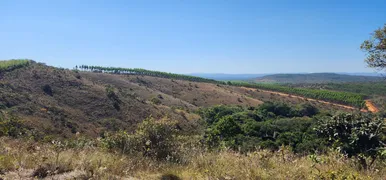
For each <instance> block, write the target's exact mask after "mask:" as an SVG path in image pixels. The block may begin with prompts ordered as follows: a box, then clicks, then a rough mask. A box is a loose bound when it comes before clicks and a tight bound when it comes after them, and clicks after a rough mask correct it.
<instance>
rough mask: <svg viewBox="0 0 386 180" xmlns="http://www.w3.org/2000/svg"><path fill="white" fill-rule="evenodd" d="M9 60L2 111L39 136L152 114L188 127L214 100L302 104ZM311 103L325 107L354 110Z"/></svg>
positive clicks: (234, 89) (217, 87)
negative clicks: (11, 115) (18, 119)
mask: <svg viewBox="0 0 386 180" xmlns="http://www.w3.org/2000/svg"><path fill="white" fill-rule="evenodd" d="M11 62H13V63H19V64H17V65H9V66H8V67H7V68H4V70H2V71H1V72H0V77H1V79H0V90H1V93H0V108H1V112H2V113H3V114H5V113H8V114H13V115H15V116H18V117H20V118H21V119H23V121H24V124H25V125H26V127H27V128H31V129H36V130H37V131H36V133H42V134H57V135H63V136H65V137H68V136H71V135H74V134H76V133H77V132H79V133H81V134H87V135H90V136H97V135H98V134H100V133H102V132H104V131H110V130H117V129H118V128H121V127H123V128H124V129H126V130H131V129H133V128H134V126H135V124H136V123H137V122H140V121H142V120H143V119H145V118H147V117H149V116H150V115H151V116H152V117H155V118H160V117H164V116H168V117H170V118H173V119H176V120H179V121H180V122H181V128H188V129H190V128H191V127H190V126H194V125H193V124H194V123H193V122H194V120H197V119H198V118H199V117H197V115H196V114H194V113H192V112H194V111H195V110H197V109H198V108H200V107H210V106H213V105H218V104H224V105H227V104H228V105H240V106H244V107H248V106H257V105H259V104H261V103H263V102H265V101H280V102H287V103H290V104H298V103H301V102H306V100H304V99H299V98H292V97H290V96H288V97H283V96H278V95H275V94H272V93H268V92H263V91H259V90H250V89H245V88H242V87H238V86H229V85H225V84H217V83H207V82H197V81H189V80H181V78H180V79H179V78H173V77H168V78H165V77H154V76H148V75H137V74H128V75H123V74H109V73H97V72H90V71H79V70H66V69H60V68H55V67H50V66H47V65H44V64H41V63H36V62H34V61H15V60H14V61H4V62H2V64H5V63H8V64H9V63H11ZM21 64H23V65H21ZM4 67H5V66H4ZM189 78H190V76H189ZM310 103H312V104H314V105H315V106H316V107H319V108H321V109H325V110H326V111H335V110H337V109H340V110H343V111H352V110H351V109H345V108H341V107H339V106H337V107H334V106H329V105H326V104H323V103H318V102H310ZM42 136H43V135H42Z"/></svg>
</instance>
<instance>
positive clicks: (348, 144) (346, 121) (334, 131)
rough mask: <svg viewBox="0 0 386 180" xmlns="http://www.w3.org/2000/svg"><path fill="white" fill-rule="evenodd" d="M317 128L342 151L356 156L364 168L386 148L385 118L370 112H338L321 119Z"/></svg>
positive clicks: (350, 155)
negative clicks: (385, 140)
mask: <svg viewBox="0 0 386 180" xmlns="http://www.w3.org/2000/svg"><path fill="white" fill-rule="evenodd" d="M315 130H316V131H317V132H318V133H319V134H320V135H322V136H325V137H327V138H328V139H329V140H330V142H331V143H332V145H333V146H334V147H336V148H337V149H338V150H340V151H341V152H342V153H344V154H347V155H348V156H349V157H356V158H357V159H358V160H359V163H360V164H361V165H362V167H363V168H364V169H367V168H369V167H370V166H371V165H372V164H373V162H374V161H375V160H376V158H377V157H378V156H379V155H380V153H381V152H382V151H384V149H385V142H384V137H385V132H384V131H385V124H384V120H383V119H382V118H378V117H372V116H371V115H368V114H344V113H343V114H338V115H336V116H333V117H332V118H329V119H325V120H323V121H320V124H319V125H318V127H317V128H315ZM368 159H371V162H370V164H369V163H368V162H367V160H368Z"/></svg>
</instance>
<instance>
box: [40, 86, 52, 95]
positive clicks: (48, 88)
mask: <svg viewBox="0 0 386 180" xmlns="http://www.w3.org/2000/svg"><path fill="white" fill-rule="evenodd" d="M42 89H43V91H44V93H46V94H47V95H49V96H52V95H53V93H52V88H51V86H50V85H48V84H46V85H44V86H43V87H42Z"/></svg>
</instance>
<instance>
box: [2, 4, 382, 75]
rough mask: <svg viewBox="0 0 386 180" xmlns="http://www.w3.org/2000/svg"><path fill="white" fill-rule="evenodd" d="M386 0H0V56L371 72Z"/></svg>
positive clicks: (183, 69)
mask: <svg viewBox="0 0 386 180" xmlns="http://www.w3.org/2000/svg"><path fill="white" fill-rule="evenodd" d="M385 23H386V2H385V0H374V1H369V0H368V1H364V0H362V1H356V0H339V1H338V0H320V1H309V0H298V1H296V0H292V1H290V0H281V1H275V0H272V1H268V0H266V1H260V0H248V1H247V0H240V1H236V0H174V1H169V0H153V1H150V0H138V1H129V0H111V1H104V0H103V1H102V0H57V1H52V0H0V26H1V27H0V41H1V42H0V59H3V60H5V59H12V58H29V59H34V60H36V61H39V62H44V63H46V64H48V65H53V66H59V67H65V68H72V67H74V66H75V65H79V64H88V65H101V66H114V67H132V68H145V69H151V70H160V71H167V72H175V73H197V72H198V73H294V72H373V71H374V70H373V69H370V68H367V67H366V64H365V63H364V61H363V59H364V53H363V52H362V51H361V50H360V49H359V46H360V44H361V43H362V42H363V41H364V40H365V39H367V38H369V37H370V33H371V32H373V31H374V30H375V29H377V28H379V27H381V26H383V25H384V24H385Z"/></svg>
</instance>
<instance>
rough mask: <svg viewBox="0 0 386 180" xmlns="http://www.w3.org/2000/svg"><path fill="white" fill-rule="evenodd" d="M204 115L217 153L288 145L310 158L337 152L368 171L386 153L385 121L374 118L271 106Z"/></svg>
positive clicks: (209, 110) (227, 108)
mask: <svg viewBox="0 0 386 180" xmlns="http://www.w3.org/2000/svg"><path fill="white" fill-rule="evenodd" d="M200 115H201V116H202V117H203V119H204V120H205V122H206V123H207V130H206V133H205V136H204V138H205V142H206V144H207V145H209V147H212V148H231V149H234V150H238V151H241V152H248V151H254V150H256V149H260V148H263V149H272V150H279V149H280V147H281V146H283V145H284V146H288V147H290V149H291V150H292V151H293V152H295V153H301V154H309V153H314V152H325V151H326V150H327V149H328V148H331V147H332V148H337V149H338V150H339V151H340V152H341V153H343V154H345V155H348V156H349V157H355V158H356V159H358V160H359V163H360V164H361V165H362V166H363V167H364V168H366V169H367V168H368V166H371V165H372V164H373V162H374V161H375V159H376V158H378V157H381V156H384V155H385V154H384V153H385V152H386V149H385V143H386V132H385V130H386V129H384V128H385V124H384V120H383V118H380V117H374V116H373V115H371V114H345V113H343V114H337V115H330V114H323V113H319V111H318V110H317V109H316V108H315V107H313V106H311V105H309V104H302V105H298V106H296V107H292V106H288V105H287V104H282V103H271V102H266V103H264V104H262V105H261V106H259V107H257V108H248V109H244V108H241V107H230V106H216V107H212V108H207V109H202V110H201V111H200ZM382 153H383V155H382ZM367 160H370V163H368V161H367Z"/></svg>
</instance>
